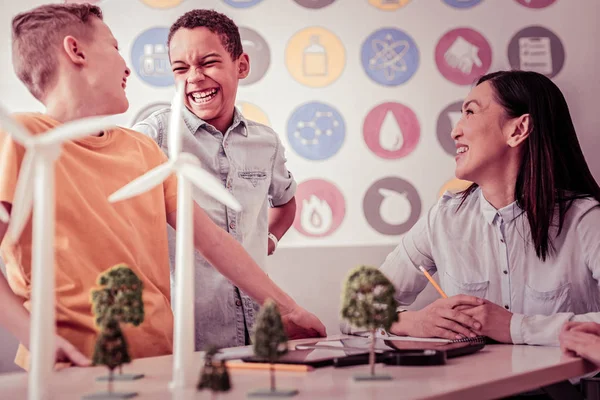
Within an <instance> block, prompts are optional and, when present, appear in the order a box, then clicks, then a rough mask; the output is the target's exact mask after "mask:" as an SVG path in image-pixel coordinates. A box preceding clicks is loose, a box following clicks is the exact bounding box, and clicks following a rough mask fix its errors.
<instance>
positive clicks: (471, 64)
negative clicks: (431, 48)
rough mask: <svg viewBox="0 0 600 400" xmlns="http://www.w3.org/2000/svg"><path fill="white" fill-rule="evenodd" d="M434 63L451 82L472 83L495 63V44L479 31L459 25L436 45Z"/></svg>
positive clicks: (459, 83)
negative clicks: (492, 44) (489, 41)
mask: <svg viewBox="0 0 600 400" xmlns="http://www.w3.org/2000/svg"><path fill="white" fill-rule="evenodd" d="M435 63H436V64H437V67H438V70H439V71H440V73H441V74H442V75H443V76H444V77H445V78H446V79H448V80H449V81H450V82H454V83H456V84H458V85H470V84H472V83H474V82H475V80H476V79H477V78H479V77H480V76H481V75H483V74H485V73H486V72H487V71H488V70H489V68H490V65H491V64H492V48H491V47H490V44H489V43H488V41H487V40H486V39H485V37H483V35H482V34H480V33H479V32H477V31H474V30H473V29H470V28H457V29H453V30H451V31H449V32H446V34H445V35H444V36H442V38H441V39H440V41H439V42H438V44H437V46H436V47H435Z"/></svg>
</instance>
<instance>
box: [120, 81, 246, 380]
mask: <svg viewBox="0 0 600 400" xmlns="http://www.w3.org/2000/svg"><path fill="white" fill-rule="evenodd" d="M184 88H185V86H184V84H182V83H179V84H178V85H177V94H176V96H175V99H174V101H173V104H172V107H171V108H172V109H171V118H170V121H169V136H168V142H167V143H168V146H169V149H168V153H169V161H168V162H166V163H164V164H162V165H159V166H158V167H156V168H154V169H152V170H150V171H148V172H147V173H146V174H145V175H142V176H141V177H139V178H137V179H135V180H133V181H132V182H131V183H129V184H128V185H126V186H124V187H123V188H121V189H119V190H118V191H116V192H115V193H113V194H112V195H111V196H110V197H109V201H111V202H116V201H120V200H124V199H127V198H130V197H134V196H137V195H139V194H141V193H144V192H146V191H148V190H150V189H152V188H154V187H156V186H157V185H160V184H161V183H162V182H163V181H164V180H165V179H167V178H168V177H169V176H170V175H171V174H172V173H176V174H177V230H176V241H177V245H176V253H175V256H176V259H175V327H174V335H173V336H174V337H173V380H172V381H171V384H170V385H171V388H172V389H178V388H186V387H189V386H191V385H193V384H194V381H195V378H196V377H195V373H196V371H195V370H193V369H191V368H190V366H191V359H192V356H193V354H194V350H195V346H194V229H193V228H194V226H193V223H194V218H193V199H192V184H194V186H196V187H198V188H199V189H201V190H202V191H204V192H205V193H206V194H208V195H210V196H211V197H213V198H215V199H216V200H217V201H220V202H221V203H223V204H225V205H226V206H228V207H230V208H232V209H234V210H236V211H239V210H240V209H241V206H240V204H239V203H238V202H237V200H236V199H235V198H234V197H233V196H232V195H231V194H229V192H228V191H227V190H226V189H225V188H224V187H223V185H222V183H221V182H220V181H219V180H217V179H216V178H214V177H213V176H212V175H210V173H208V172H207V171H205V170H204V169H202V168H201V167H200V161H199V160H198V158H196V156H194V155H192V154H189V153H183V152H182V149H181V121H182V112H183V99H184Z"/></svg>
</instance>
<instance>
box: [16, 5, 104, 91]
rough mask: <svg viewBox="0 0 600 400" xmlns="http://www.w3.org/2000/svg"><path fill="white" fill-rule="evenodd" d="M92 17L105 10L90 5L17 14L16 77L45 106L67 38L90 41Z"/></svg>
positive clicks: (55, 6)
mask: <svg viewBox="0 0 600 400" xmlns="http://www.w3.org/2000/svg"><path fill="white" fill-rule="evenodd" d="M92 17H95V18H98V19H100V20H102V10H101V9H100V7H98V6H93V5H90V4H48V5H43V6H40V7H36V8H34V9H32V10H30V11H26V12H23V13H20V14H18V15H17V16H15V17H14V18H13V20H12V59H13V67H14V70H15V73H16V74H17V76H18V77H19V79H20V80H21V81H22V82H23V83H24V84H25V86H27V89H29V92H30V93H31V94H32V95H33V96H34V97H35V98H36V99H38V100H40V101H42V102H43V99H44V97H45V96H46V93H47V90H48V89H49V88H50V87H51V85H52V84H53V83H54V81H55V79H56V67H57V64H58V58H57V50H58V49H59V48H60V46H61V45H62V40H63V39H64V37H65V36H67V35H73V36H79V37H80V38H83V39H87V38H89V37H90V36H91V33H92V29H93V28H92V25H91V23H92V19H93V18H92Z"/></svg>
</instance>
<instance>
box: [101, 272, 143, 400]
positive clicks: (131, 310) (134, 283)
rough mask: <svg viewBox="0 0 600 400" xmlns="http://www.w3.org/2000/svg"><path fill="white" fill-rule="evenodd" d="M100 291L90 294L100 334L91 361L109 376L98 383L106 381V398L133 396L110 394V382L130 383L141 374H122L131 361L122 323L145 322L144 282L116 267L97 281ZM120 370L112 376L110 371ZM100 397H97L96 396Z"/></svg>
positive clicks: (131, 273) (135, 323) (136, 323)
mask: <svg viewBox="0 0 600 400" xmlns="http://www.w3.org/2000/svg"><path fill="white" fill-rule="evenodd" d="M97 283H98V285H100V287H99V288H97V289H93V290H92V292H91V299H92V310H93V312H94V316H95V322H96V326H98V328H99V330H100V333H99V335H98V338H97V340H96V346H95V349H94V355H93V358H92V362H93V364H94V365H105V366H106V367H107V368H108V370H109V373H108V376H101V377H99V378H98V380H108V387H109V395H114V396H117V397H118V396H120V397H121V398H122V397H123V396H126V395H129V396H133V395H135V393H119V394H114V393H112V382H113V380H115V379H116V380H133V379H139V378H142V377H143V376H144V375H143V374H123V373H122V372H123V371H122V368H123V364H126V363H129V362H131V358H130V356H129V352H128V345H127V341H126V339H125V336H124V334H123V332H122V331H121V324H122V323H125V324H132V325H134V326H139V325H140V324H141V323H142V322H143V321H144V303H143V301H142V290H143V283H142V281H141V280H140V279H139V278H138V276H137V275H136V274H135V273H134V272H133V271H132V270H131V269H130V268H129V267H128V266H127V265H124V264H119V265H115V266H114V267H112V268H110V269H109V270H107V271H106V272H104V273H102V274H101V275H100V276H99V278H98V281H97ZM115 368H118V369H119V375H117V376H114V375H113V370H114V369H115ZM97 396H99V395H97Z"/></svg>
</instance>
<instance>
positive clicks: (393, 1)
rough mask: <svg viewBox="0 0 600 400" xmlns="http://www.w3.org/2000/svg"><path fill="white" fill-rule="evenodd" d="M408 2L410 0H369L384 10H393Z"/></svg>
mask: <svg viewBox="0 0 600 400" xmlns="http://www.w3.org/2000/svg"><path fill="white" fill-rule="evenodd" d="M408 3H410V0H369V4H371V5H372V6H374V7H377V8H379V9H380V10H384V11H394V10H397V9H399V8H402V7H404V6H405V5H407V4H408Z"/></svg>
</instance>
